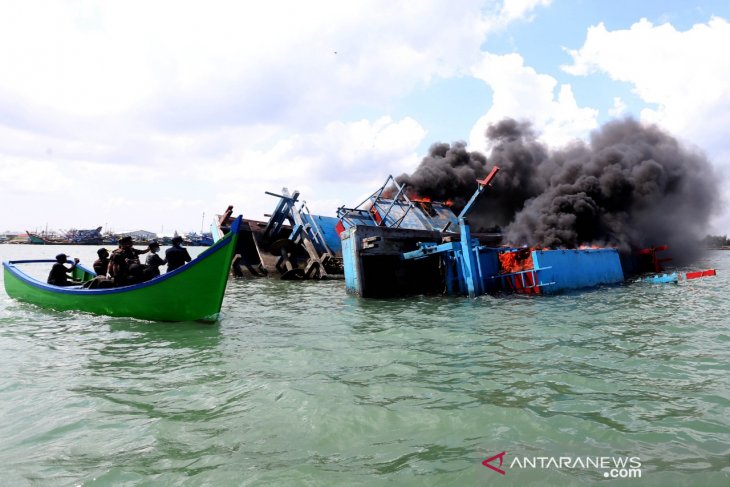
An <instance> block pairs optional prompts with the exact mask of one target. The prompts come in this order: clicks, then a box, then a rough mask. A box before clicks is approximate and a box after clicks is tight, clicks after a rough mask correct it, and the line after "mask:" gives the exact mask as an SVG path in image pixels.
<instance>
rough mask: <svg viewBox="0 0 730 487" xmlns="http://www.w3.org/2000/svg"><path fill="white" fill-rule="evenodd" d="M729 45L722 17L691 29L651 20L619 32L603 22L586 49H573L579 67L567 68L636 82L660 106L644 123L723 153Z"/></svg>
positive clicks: (729, 105)
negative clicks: (610, 28) (678, 27)
mask: <svg viewBox="0 0 730 487" xmlns="http://www.w3.org/2000/svg"><path fill="white" fill-rule="evenodd" d="M728 45H730V24H729V23H728V22H727V21H726V20H724V19H722V18H719V17H713V18H711V19H710V21H709V22H708V23H706V24H696V25H694V26H693V27H692V28H690V29H688V30H686V31H678V30H677V29H675V28H674V27H673V26H672V25H671V24H668V23H667V24H661V25H654V24H652V23H651V22H649V21H648V20H646V19H642V20H641V21H640V22H637V23H635V24H633V25H632V26H631V27H630V28H629V29H624V30H615V31H609V30H607V29H606V26H605V25H603V24H599V25H597V26H593V27H591V28H589V29H588V34H587V36H586V40H585V43H584V44H583V46H582V47H581V48H579V49H577V50H572V51H569V52H570V55H571V56H572V57H573V64H572V65H569V66H564V67H563V69H564V70H565V71H567V72H568V73H571V74H574V75H583V76H585V75H588V74H591V73H597V72H599V73H600V72H602V73H606V74H607V75H608V76H610V77H611V78H612V79H614V80H618V81H624V82H627V83H631V84H632V85H633V90H634V92H635V93H636V94H637V95H638V96H639V97H640V98H641V99H642V100H643V101H645V102H646V103H649V104H651V105H654V106H655V108H649V109H645V110H643V111H642V113H641V118H642V119H643V120H645V121H648V122H655V123H659V124H660V125H663V126H664V127H666V128H668V129H669V130H670V131H672V132H674V133H676V134H678V135H681V136H684V137H685V138H686V139H689V140H692V141H694V142H695V143H698V144H699V145H700V146H702V147H703V148H705V149H706V150H709V151H710V152H711V153H713V154H717V153H718V151H727V150H726V149H724V147H726V142H725V139H726V136H725V132H726V127H727V123H728V122H730V115H728V114H729V113H730V83H728V80H730V58H728V57H727V55H726V53H725V50H726V49H727V47H726V46H728ZM725 155H730V153H728V152H725Z"/></svg>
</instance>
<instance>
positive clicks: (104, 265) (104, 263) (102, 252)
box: [94, 248, 109, 276]
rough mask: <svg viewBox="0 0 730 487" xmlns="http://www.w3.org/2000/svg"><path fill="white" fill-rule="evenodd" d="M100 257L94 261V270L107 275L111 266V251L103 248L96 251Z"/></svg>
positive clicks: (100, 274)
mask: <svg viewBox="0 0 730 487" xmlns="http://www.w3.org/2000/svg"><path fill="white" fill-rule="evenodd" d="M96 255H98V256H99V258H98V259H96V260H95V261H94V272H95V273H96V275H97V276H106V272H107V269H108V268H109V251H108V250H107V249H104V248H101V249H99V250H97V251H96Z"/></svg>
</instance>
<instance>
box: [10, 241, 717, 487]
mask: <svg viewBox="0 0 730 487" xmlns="http://www.w3.org/2000/svg"><path fill="white" fill-rule="evenodd" d="M728 263H730V254H722V253H714V254H712V255H711V256H710V257H709V259H708V262H707V263H706V265H707V267H717V268H719V269H721V272H720V273H719V275H718V277H717V278H715V279H706V280H701V281H695V282H690V283H684V284H681V285H668V286H661V285H642V284H628V285H623V286H615V287H608V288H603V289H598V290H594V291H589V292H583V293H573V294H565V295H560V296H551V297H542V298H535V297H524V296H499V297H491V296H485V297H482V298H479V299H475V300H467V299H460V298H443V297H434V298H431V297H429V298H426V297H417V298H412V299H395V300H361V299H358V298H355V297H352V296H348V295H346V294H345V293H344V292H343V290H342V283H341V282H336V281H325V282H304V283H287V282H282V281H278V280H273V279H260V280H237V281H231V282H230V285H229V290H228V292H227V295H226V298H225V300H224V307H223V314H222V319H221V321H219V322H218V323H217V324H214V325H204V324H198V323H181V324H160V323H150V322H145V321H137V320H131V319H124V318H107V317H97V316H92V315H87V314H83V313H58V312H53V311H47V310H41V309H38V308H35V307H33V306H30V305H25V304H22V303H17V302H14V301H11V300H9V299H8V298H7V297H6V296H4V295H3V296H1V297H0V367H2V370H3V371H4V374H3V375H2V376H1V377H0V414H1V415H2V417H3V418H4V419H5V418H7V419H6V420H5V421H2V422H0V437H1V438H3V442H2V443H1V444H0V465H3V467H0V469H2V471H3V474H4V475H3V477H4V481H6V482H8V485H24V484H29V483H33V482H39V483H48V484H53V485H77V484H84V485H109V484H125V483H127V484H130V485H133V484H137V483H140V482H150V483H158V484H164V485H167V484H191V485H200V484H216V485H240V484H251V485H259V484H273V485H290V484H293V485H301V484H311V485H381V484H383V485H384V484H396V485H424V484H426V485H465V484H475V485H483V484H485V483H486V482H489V481H490V475H493V477H491V478H492V479H494V478H495V477H494V475H496V474H494V473H493V472H491V471H489V470H488V469H485V468H484V467H483V466H482V465H481V463H480V462H481V461H482V460H483V459H484V458H486V457H487V456H491V455H493V454H495V453H497V452H500V451H507V452H508V455H513V456H516V455H521V456H522V455H524V456H546V455H555V456H585V455H597V456H598V455H602V456H619V455H625V456H638V457H640V458H641V462H642V472H643V475H642V479H641V481H640V482H639V483H644V484H645V485H728V482H729V481H730V466H729V465H728V455H730V448H729V447H728V446H727V445H729V444H730V422H729V420H728V414H727V412H728V410H729V407H730V366H729V365H728V364H729V363H730V360H729V359H730V352H728V345H730V329H729V328H728V324H727V319H726V316H727V314H728V312H729V311H730V308H729V307H728V306H729V305H728V303H727V299H726V297H727V296H726V293H725V286H726V285H727V278H726V277H725V276H724V275H723V274H724V272H722V269H723V268H727V267H728V265H727V264H728ZM8 419H9V420H8ZM601 473H602V472H600V471H594V470H580V469H578V470H560V471H556V470H554V469H553V470H540V469H536V470H520V471H508V474H507V475H506V476H505V477H503V478H500V479H499V482H500V484H501V485H586V484H589V483H592V482H595V481H597V480H601V479H602V478H603V477H602V475H601ZM5 479H7V480H5ZM636 483H637V482H633V483H630V484H627V485H636Z"/></svg>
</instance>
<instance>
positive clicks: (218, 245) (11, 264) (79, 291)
mask: <svg viewBox="0 0 730 487" xmlns="http://www.w3.org/2000/svg"><path fill="white" fill-rule="evenodd" d="M240 223H241V216H238V217H237V218H236V220H235V221H234V223H233V225H231V231H230V232H228V233H227V234H226V235H224V236H223V238H221V239H220V240H219V241H217V242H215V243H214V244H213V245H211V246H210V247H208V248H207V249H205V251H203V252H202V253H201V254H200V255H198V256H197V257H196V258H195V259H193V260H191V261H190V262H188V263H187V264H185V265H183V266H182V267H179V268H177V269H175V270H174V271H172V272H167V273H165V274H162V275H160V276H159V277H156V278H154V279H152V280H149V281H146V282H142V283H139V284H132V285H131V286H123V287H117V288H109V289H83V288H77V287H67V286H54V285H53V284H48V283H44V282H42V281H39V280H38V279H35V278H33V277H31V276H29V275H28V274H26V273H25V272H23V271H22V270H20V269H19V268H18V267H16V264H34V263H51V262H56V261H55V260H52V259H51V260H49V259H39V260H12V261H3V267H4V268H5V269H6V270H7V271H8V272H9V273H11V274H12V275H13V276H14V277H15V278H17V279H19V280H21V281H23V282H25V283H27V284H29V285H31V286H33V287H35V288H38V289H41V290H44V291H48V292H53V293H58V294H74V295H78V296H85V295H95V296H98V295H105V294H122V293H127V292H132V291H137V290H139V289H144V288H146V287H149V286H154V285H156V284H160V283H162V282H164V281H167V280H169V279H172V278H174V277H176V276H178V275H180V274H181V273H183V272H185V271H186V270H188V269H190V268H191V267H193V266H194V265H197V264H200V263H201V262H203V261H204V260H206V259H207V258H208V257H210V256H211V255H213V254H215V253H217V252H218V251H219V250H221V249H223V248H225V247H226V246H228V245H229V244H230V242H231V239H232V238H233V236H234V235H235V234H236V233H237V232H238V226H239V225H240ZM80 267H81V268H82V269H83V270H84V271H85V272H88V273H90V274H93V275H94V276H96V273H95V272H93V271H91V270H89V269H87V268H86V267H84V266H83V265H80ZM226 272H228V271H226Z"/></svg>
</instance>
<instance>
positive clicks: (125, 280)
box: [108, 236, 150, 286]
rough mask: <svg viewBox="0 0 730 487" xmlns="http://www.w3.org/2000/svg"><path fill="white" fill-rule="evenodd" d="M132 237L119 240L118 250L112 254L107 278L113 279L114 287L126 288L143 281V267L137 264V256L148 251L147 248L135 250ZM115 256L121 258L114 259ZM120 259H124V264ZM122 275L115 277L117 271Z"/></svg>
mask: <svg viewBox="0 0 730 487" xmlns="http://www.w3.org/2000/svg"><path fill="white" fill-rule="evenodd" d="M133 245H134V242H133V241H132V237H129V236H126V237H122V238H120V239H119V248H117V249H115V250H114V252H112V258H111V263H110V264H109V271H108V273H109V277H110V278H112V279H114V282H115V285H116V286H128V285H130V284H136V283H138V282H142V281H143V280H144V275H143V273H144V267H143V266H142V264H140V263H139V256H140V255H141V254H146V253H147V252H149V251H150V249H149V247H147V248H146V249H144V250H139V249H135V248H134V247H133ZM115 256H121V257H118V258H117V259H116V267H115V265H113V264H114V262H115ZM120 259H124V263H122V262H121V260H120ZM118 270H119V271H120V272H122V273H123V274H122V275H119V277H118V278H117V276H116V275H115V274H116V272H117V271H118Z"/></svg>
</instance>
